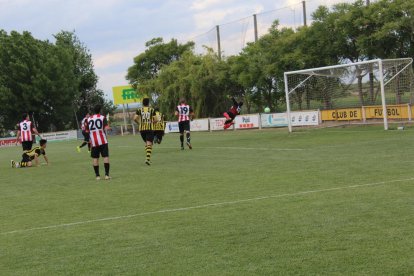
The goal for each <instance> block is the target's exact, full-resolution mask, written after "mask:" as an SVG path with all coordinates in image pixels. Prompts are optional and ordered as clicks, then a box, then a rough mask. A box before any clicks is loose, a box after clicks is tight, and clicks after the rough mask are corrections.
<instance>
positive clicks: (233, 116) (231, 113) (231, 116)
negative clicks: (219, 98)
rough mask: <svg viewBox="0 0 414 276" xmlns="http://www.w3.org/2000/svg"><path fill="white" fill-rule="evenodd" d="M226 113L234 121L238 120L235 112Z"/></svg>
mask: <svg viewBox="0 0 414 276" xmlns="http://www.w3.org/2000/svg"><path fill="white" fill-rule="evenodd" d="M226 113H227V115H229V117H230V118H231V119H232V120H234V118H236V115H234V114H233V112H231V111H227V112H226Z"/></svg>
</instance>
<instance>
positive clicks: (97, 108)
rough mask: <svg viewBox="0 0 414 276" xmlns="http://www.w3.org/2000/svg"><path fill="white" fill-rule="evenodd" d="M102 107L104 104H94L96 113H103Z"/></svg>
mask: <svg viewBox="0 0 414 276" xmlns="http://www.w3.org/2000/svg"><path fill="white" fill-rule="evenodd" d="M101 109H102V106H101V105H100V104H97V105H95V106H94V108H93V112H94V113H95V114H98V113H101Z"/></svg>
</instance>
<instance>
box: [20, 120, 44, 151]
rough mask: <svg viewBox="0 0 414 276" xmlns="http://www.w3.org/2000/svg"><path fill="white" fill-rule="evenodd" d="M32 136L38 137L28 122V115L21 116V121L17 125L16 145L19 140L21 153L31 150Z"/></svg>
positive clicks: (31, 124)
mask: <svg viewBox="0 0 414 276" xmlns="http://www.w3.org/2000/svg"><path fill="white" fill-rule="evenodd" d="M33 134H36V135H38V136H39V137H40V134H39V132H37V129H36V128H35V127H34V125H33V123H32V122H31V121H30V117H29V114H23V121H21V122H20V123H18V124H17V137H16V145H17V143H18V141H19V138H20V142H21V143H22V148H23V151H27V150H31V149H32V145H33ZM40 138H42V137H40Z"/></svg>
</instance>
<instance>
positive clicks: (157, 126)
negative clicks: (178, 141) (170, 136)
mask: <svg viewBox="0 0 414 276" xmlns="http://www.w3.org/2000/svg"><path fill="white" fill-rule="evenodd" d="M155 117H156V118H157V121H156V122H155V123H154V125H153V127H154V130H157V131H160V130H162V131H164V129H165V124H166V122H165V116H164V114H162V113H161V112H158V111H156V112H155Z"/></svg>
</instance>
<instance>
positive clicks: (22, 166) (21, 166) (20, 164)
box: [17, 162, 27, 168]
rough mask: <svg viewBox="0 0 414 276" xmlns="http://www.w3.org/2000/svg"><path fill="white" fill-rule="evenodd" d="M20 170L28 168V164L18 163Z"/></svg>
mask: <svg viewBox="0 0 414 276" xmlns="http://www.w3.org/2000/svg"><path fill="white" fill-rule="evenodd" d="M17 164H18V167H19V168H24V167H27V162H19V163H17Z"/></svg>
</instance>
